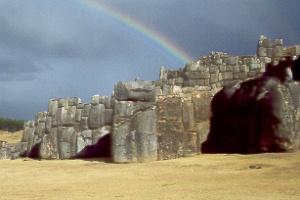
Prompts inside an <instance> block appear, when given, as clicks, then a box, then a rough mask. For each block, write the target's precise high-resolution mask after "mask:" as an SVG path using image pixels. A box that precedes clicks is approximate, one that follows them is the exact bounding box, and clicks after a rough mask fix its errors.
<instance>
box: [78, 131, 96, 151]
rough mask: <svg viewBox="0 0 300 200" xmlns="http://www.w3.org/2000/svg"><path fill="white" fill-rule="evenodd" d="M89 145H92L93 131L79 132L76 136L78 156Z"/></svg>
mask: <svg viewBox="0 0 300 200" xmlns="http://www.w3.org/2000/svg"><path fill="white" fill-rule="evenodd" d="M88 145H92V130H84V131H81V132H79V133H78V134H77V136H76V153H77V154H78V153H79V152H81V151H82V150H83V149H84V148H85V147H86V146H88Z"/></svg>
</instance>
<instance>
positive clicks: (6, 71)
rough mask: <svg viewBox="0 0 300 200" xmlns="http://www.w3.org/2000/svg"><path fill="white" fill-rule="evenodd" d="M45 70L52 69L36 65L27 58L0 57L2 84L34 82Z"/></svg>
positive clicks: (0, 79) (0, 78)
mask: <svg viewBox="0 0 300 200" xmlns="http://www.w3.org/2000/svg"><path fill="white" fill-rule="evenodd" d="M45 70H51V67H49V66H45V65H42V64H38V63H35V62H33V61H32V60H29V59H27V58H17V59H16V58H1V57H0V82H3V81H29V80H33V79H35V78H36V75H37V74H38V73H39V72H42V71H45Z"/></svg>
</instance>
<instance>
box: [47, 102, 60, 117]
mask: <svg viewBox="0 0 300 200" xmlns="http://www.w3.org/2000/svg"><path fill="white" fill-rule="evenodd" d="M57 109H58V100H57V99H50V100H49V102H48V114H49V115H50V116H54V115H55V114H56V112H57Z"/></svg>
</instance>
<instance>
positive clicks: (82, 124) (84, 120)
mask: <svg viewBox="0 0 300 200" xmlns="http://www.w3.org/2000/svg"><path fill="white" fill-rule="evenodd" d="M88 128H89V126H88V117H81V120H80V129H81V130H87V129H88Z"/></svg>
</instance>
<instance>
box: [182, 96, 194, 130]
mask: <svg viewBox="0 0 300 200" xmlns="http://www.w3.org/2000/svg"><path fill="white" fill-rule="evenodd" d="M182 109H183V111H182V121H183V125H184V128H185V130H193V129H194V127H195V120H194V104H193V102H192V101H184V103H183V107H182Z"/></svg>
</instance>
